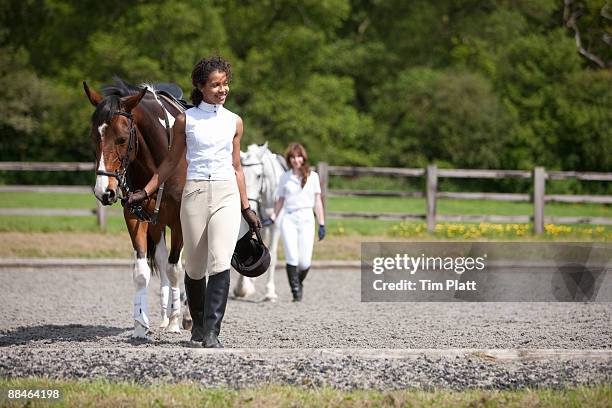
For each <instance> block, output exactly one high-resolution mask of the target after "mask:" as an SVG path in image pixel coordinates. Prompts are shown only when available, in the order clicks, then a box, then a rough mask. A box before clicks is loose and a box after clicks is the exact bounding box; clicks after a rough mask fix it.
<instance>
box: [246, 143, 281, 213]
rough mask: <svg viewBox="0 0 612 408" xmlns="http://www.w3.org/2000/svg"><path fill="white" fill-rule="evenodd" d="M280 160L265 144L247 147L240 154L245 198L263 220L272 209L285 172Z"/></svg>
mask: <svg viewBox="0 0 612 408" xmlns="http://www.w3.org/2000/svg"><path fill="white" fill-rule="evenodd" d="M279 157H280V160H279ZM281 160H282V156H279V155H277V154H274V153H272V152H271V151H270V149H268V143H267V142H266V143H264V144H263V145H261V146H260V145H257V144H252V145H249V146H248V147H247V151H246V152H244V153H243V152H240V162H241V164H242V170H243V172H244V178H245V183H246V188H247V196H248V198H249V201H250V203H251V207H252V208H254V209H255V211H257V213H258V214H260V215H261V216H262V217H263V218H267V217H268V216H269V215H270V213H271V212H272V209H273V207H274V200H275V199H276V197H275V194H276V187H277V186H278V181H279V180H280V177H281V175H282V174H283V172H284V171H285V170H284V169H283V166H282V165H281Z"/></svg>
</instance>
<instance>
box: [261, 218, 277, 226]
mask: <svg viewBox="0 0 612 408" xmlns="http://www.w3.org/2000/svg"><path fill="white" fill-rule="evenodd" d="M272 224H274V220H273V219H272V218H266V219H265V220H263V221H262V222H261V225H262V226H263V227H269V226H270V225H272Z"/></svg>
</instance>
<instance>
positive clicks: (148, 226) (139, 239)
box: [83, 79, 190, 338]
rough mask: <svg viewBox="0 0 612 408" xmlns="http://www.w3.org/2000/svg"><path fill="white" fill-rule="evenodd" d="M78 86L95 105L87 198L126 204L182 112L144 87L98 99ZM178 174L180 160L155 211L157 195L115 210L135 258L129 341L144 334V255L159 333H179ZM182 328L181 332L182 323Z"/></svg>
mask: <svg viewBox="0 0 612 408" xmlns="http://www.w3.org/2000/svg"><path fill="white" fill-rule="evenodd" d="M83 85H84V88H85V93H86V94H87V97H88V98H89V101H90V102H91V103H92V105H94V106H95V107H96V109H95V111H94V113H93V115H92V118H91V138H92V140H93V142H94V145H95V150H96V169H97V172H96V174H97V177H96V184H95V187H94V194H95V195H96V198H97V199H98V200H99V201H100V202H101V203H102V204H104V205H111V204H113V203H115V202H116V201H117V199H118V198H119V197H120V195H121V196H122V197H124V198H126V197H127V194H128V193H129V192H130V191H135V190H139V189H142V188H143V187H144V186H145V185H146V184H147V182H148V181H149V179H150V178H151V177H152V176H153V174H154V173H155V172H156V171H157V168H158V166H159V164H160V163H161V162H162V161H163V159H164V158H165V157H166V156H167V154H168V150H169V146H170V143H171V142H172V141H171V131H170V129H171V126H172V124H173V122H174V118H175V117H176V116H178V115H179V114H180V113H182V109H181V107H180V106H179V105H178V104H173V103H172V102H171V101H170V99H165V98H163V97H161V96H160V95H158V94H157V93H156V91H155V90H154V89H153V88H151V87H149V86H145V87H143V88H137V87H134V86H131V85H128V84H126V83H125V82H124V81H122V80H121V79H116V83H115V85H113V86H108V87H106V88H104V96H101V95H99V94H98V93H97V92H96V91H94V90H93V89H92V88H90V87H89V86H88V85H87V84H86V83H83ZM186 169H187V163H186V160H185V158H184V157H183V158H182V159H181V160H180V162H179V163H178V165H177V166H176V167H175V168H174V170H173V172H172V174H170V175H169V177H168V179H167V183H166V186H165V189H164V190H163V199H161V201H160V204H159V206H158V207H157V209H156V202H157V198H158V196H159V195H160V194H162V193H161V190H160V191H159V192H157V193H155V194H151V196H150V197H146V198H145V200H143V201H142V202H141V203H139V205H137V206H133V207H131V206H128V205H125V206H124V208H123V215H124V218H125V223H126V225H127V229H128V232H129V234H130V238H131V240H132V245H133V247H134V251H135V256H136V261H135V266H134V273H133V279H134V285H135V294H134V314H133V316H134V333H133V336H132V337H135V338H146V333H147V331H148V330H149V312H148V306H147V287H148V284H149V280H150V277H151V269H150V267H149V263H148V262H147V257H148V258H149V259H151V258H153V260H154V262H155V266H156V268H157V269H158V270H159V272H160V277H161V307H162V324H161V327H164V328H166V329H167V330H168V331H170V332H180V328H179V316H180V309H181V307H180V303H181V302H180V289H179V283H180V281H181V279H182V273H183V271H182V267H181V264H180V254H181V250H182V247H183V238H182V232H181V223H180V217H179V214H180V206H181V194H182V191H183V186H184V184H185V174H186ZM156 210H157V211H156ZM151 218H156V220H155V222H149V221H151ZM166 227H169V229H170V231H171V243H170V253H168V251H167V249H166V242H165V229H166ZM169 303H170V304H169ZM168 309H169V310H168ZM186 312H187V313H188V311H186ZM183 323H184V326H188V325H189V323H190V318H189V317H186V320H184V322H183ZM186 328H188V327H186Z"/></svg>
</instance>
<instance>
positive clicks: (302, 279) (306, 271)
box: [300, 266, 310, 284]
mask: <svg viewBox="0 0 612 408" xmlns="http://www.w3.org/2000/svg"><path fill="white" fill-rule="evenodd" d="M308 271H310V266H309V267H308V268H306V269H304V270H303V271H300V284H302V282H304V279H306V276H307V275H308Z"/></svg>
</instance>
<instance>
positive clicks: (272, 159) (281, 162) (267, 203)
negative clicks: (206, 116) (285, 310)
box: [234, 142, 287, 302]
mask: <svg viewBox="0 0 612 408" xmlns="http://www.w3.org/2000/svg"><path fill="white" fill-rule="evenodd" d="M240 162H241V164H242V169H243V171H244V178H245V182H246V187H247V196H248V198H249V202H250V203H251V208H253V209H254V210H255V211H256V212H257V214H258V215H259V218H260V219H262V220H265V219H267V218H270V215H271V214H272V211H273V209H274V201H275V200H276V187H277V186H278V181H279V180H280V177H281V175H282V174H283V173H284V172H285V171H286V169H287V164H286V163H285V159H284V158H283V156H281V155H279V154H275V153H272V152H271V151H270V149H268V143H267V142H266V143H265V144H263V145H261V146H259V145H256V144H252V145H249V146H248V147H247V151H246V153H244V152H240ZM281 217H282V214H278V217H277V220H276V223H274V224H272V225H270V226H268V227H264V228H263V229H262V237H263V240H264V241H265V242H266V244H267V245H268V249H269V250H270V259H271V260H270V267H269V268H268V270H267V274H268V281H267V283H266V294H265V297H264V300H268V301H271V302H274V301H276V299H277V298H278V296H277V295H276V286H275V285H274V271H275V270H276V249H277V248H278V239H279V237H280V227H279V226H280V218H281ZM253 294H255V285H254V284H253V281H252V279H250V278H246V277H244V276H242V275H240V277H239V279H238V283H237V284H236V286H235V287H234V296H236V297H240V298H243V297H247V296H251V295H253Z"/></svg>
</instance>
